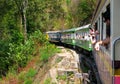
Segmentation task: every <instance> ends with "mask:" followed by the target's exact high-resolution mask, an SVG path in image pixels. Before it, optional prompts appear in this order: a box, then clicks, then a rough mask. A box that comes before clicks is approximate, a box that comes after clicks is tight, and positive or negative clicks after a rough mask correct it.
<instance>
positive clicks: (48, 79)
mask: <svg viewBox="0 0 120 84" xmlns="http://www.w3.org/2000/svg"><path fill="white" fill-rule="evenodd" d="M44 84H52V83H51V78H47V79H46V80H45V81H44Z"/></svg>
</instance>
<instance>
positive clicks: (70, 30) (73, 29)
mask: <svg viewBox="0 0 120 84" xmlns="http://www.w3.org/2000/svg"><path fill="white" fill-rule="evenodd" d="M75 29H76V28H72V29H67V30H63V31H62V32H74V31H75Z"/></svg>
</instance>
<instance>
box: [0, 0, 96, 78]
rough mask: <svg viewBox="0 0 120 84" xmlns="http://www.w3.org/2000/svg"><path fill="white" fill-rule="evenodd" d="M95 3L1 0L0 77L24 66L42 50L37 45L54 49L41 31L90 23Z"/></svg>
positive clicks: (86, 1)
mask: <svg viewBox="0 0 120 84" xmlns="http://www.w3.org/2000/svg"><path fill="white" fill-rule="evenodd" d="M95 5H96V0H0V9H1V10H0V77H2V76H5V75H6V74H7V72H8V71H9V70H11V69H12V70H13V69H14V70H16V71H17V70H18V68H19V67H24V66H26V64H27V61H28V60H29V59H30V58H31V57H34V56H35V55H36V54H38V53H39V51H42V50H39V49H38V46H40V47H41V46H42V47H43V46H44V47H43V48H41V49H46V50H47V49H48V48H49V47H53V48H51V49H52V50H53V49H55V46H54V45H51V44H49V42H48V41H47V39H46V37H45V35H44V32H46V31H50V30H64V29H68V28H73V27H78V26H82V25H84V24H88V23H90V20H91V17H92V14H93V11H94V8H95ZM47 52H48V51H47ZM50 52H51V51H50ZM47 55H48V54H47ZM50 55H52V53H51V54H50ZM41 60H43V61H45V62H46V60H47V59H46V58H44V57H43V58H41Z"/></svg>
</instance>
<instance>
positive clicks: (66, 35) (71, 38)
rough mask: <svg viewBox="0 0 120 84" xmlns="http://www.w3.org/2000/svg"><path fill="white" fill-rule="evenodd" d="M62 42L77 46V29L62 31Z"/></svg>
mask: <svg viewBox="0 0 120 84" xmlns="http://www.w3.org/2000/svg"><path fill="white" fill-rule="evenodd" d="M61 42H62V43H65V44H70V45H73V46H75V28H73V29H69V30H64V31H62V32H61Z"/></svg>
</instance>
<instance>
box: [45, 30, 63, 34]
mask: <svg viewBox="0 0 120 84" xmlns="http://www.w3.org/2000/svg"><path fill="white" fill-rule="evenodd" d="M59 32H61V31H60V30H59V31H47V32H46V33H59Z"/></svg>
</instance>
